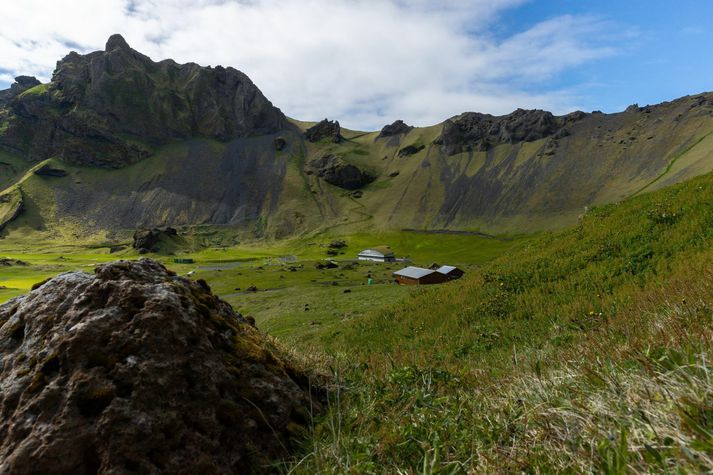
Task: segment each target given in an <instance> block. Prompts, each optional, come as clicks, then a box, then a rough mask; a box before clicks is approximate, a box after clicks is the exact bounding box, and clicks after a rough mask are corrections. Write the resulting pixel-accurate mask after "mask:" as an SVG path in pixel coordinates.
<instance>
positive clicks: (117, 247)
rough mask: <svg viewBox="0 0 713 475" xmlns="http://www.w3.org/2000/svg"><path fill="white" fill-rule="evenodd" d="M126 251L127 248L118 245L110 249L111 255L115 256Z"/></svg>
mask: <svg viewBox="0 0 713 475" xmlns="http://www.w3.org/2000/svg"><path fill="white" fill-rule="evenodd" d="M125 249H126V246H124V245H123V244H117V245H116V246H110V247H109V254H114V253H117V252H121V251H123V250H125Z"/></svg>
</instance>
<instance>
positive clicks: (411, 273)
mask: <svg viewBox="0 0 713 475" xmlns="http://www.w3.org/2000/svg"><path fill="white" fill-rule="evenodd" d="M394 279H396V282H398V283H399V284H401V285H428V284H441V283H443V282H447V281H448V280H450V279H449V278H448V277H447V276H446V275H445V274H441V273H440V272H436V271H434V270H431V269H424V268H422V267H413V266H409V267H406V268H405V269H401V270H399V271H396V272H394Z"/></svg>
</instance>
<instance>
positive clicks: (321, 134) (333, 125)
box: [305, 119, 344, 143]
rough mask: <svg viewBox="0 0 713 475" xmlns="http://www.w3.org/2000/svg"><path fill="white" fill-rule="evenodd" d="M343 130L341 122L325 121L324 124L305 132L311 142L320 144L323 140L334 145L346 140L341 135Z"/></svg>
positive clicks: (321, 123) (320, 123)
mask: <svg viewBox="0 0 713 475" xmlns="http://www.w3.org/2000/svg"><path fill="white" fill-rule="evenodd" d="M341 130H342V128H341V127H340V126H339V121H336V120H335V121H331V120H327V119H324V120H323V121H322V122H319V123H318V124H316V125H314V126H312V127H310V128H309V129H307V130H306V131H305V137H306V138H307V140H309V141H310V142H319V141H320V140H322V139H329V140H331V141H332V142H334V143H339V142H341V141H342V140H343V139H344V138H343V137H342V135H341Z"/></svg>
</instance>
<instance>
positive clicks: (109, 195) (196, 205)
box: [0, 35, 713, 239]
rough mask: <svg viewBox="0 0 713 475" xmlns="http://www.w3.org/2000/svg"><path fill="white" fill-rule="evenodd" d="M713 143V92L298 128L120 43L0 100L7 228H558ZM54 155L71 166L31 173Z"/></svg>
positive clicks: (694, 158) (77, 234) (268, 108)
mask: <svg viewBox="0 0 713 475" xmlns="http://www.w3.org/2000/svg"><path fill="white" fill-rule="evenodd" d="M712 132H713V94H699V95H696V96H689V97H684V98H681V99H677V100H675V101H672V102H667V103H663V104H659V105H655V106H646V107H638V106H636V105H634V106H631V107H629V108H628V109H627V110H626V111H624V112H621V113H617V114H602V113H598V112H593V113H584V112H574V113H571V114H568V115H565V116H561V117H557V116H553V115H552V114H551V113H549V112H545V111H539V110H529V111H526V110H517V111H515V112H513V113H511V114H508V115H505V116H499V117H495V116H491V115H487V114H479V113H472V112H469V113H464V114H461V115H459V116H457V117H452V118H450V119H447V120H446V121H444V122H443V123H441V124H437V125H434V126H431V127H425V128H419V127H411V126H408V125H407V124H404V123H403V122H400V121H396V122H394V123H393V124H390V125H388V126H385V127H384V128H383V129H382V130H381V131H378V132H359V131H351V130H346V129H343V128H341V127H340V126H339V123H338V122H330V121H326V120H325V121H323V122H321V123H318V124H315V123H307V122H300V121H297V120H294V119H288V118H286V117H285V116H284V114H282V112H281V111H280V110H279V109H277V108H275V107H274V106H273V105H272V104H271V103H270V102H269V101H268V100H267V99H266V98H265V97H264V96H263V95H262V93H261V92H260V91H259V89H258V88H257V87H256V86H255V85H254V84H253V83H252V82H251V81H250V79H249V78H248V77H247V76H245V75H244V74H243V73H241V72H239V71H237V70H235V69H233V68H223V67H220V66H217V67H214V68H211V67H201V66H198V65H196V64H192V63H191V64H184V65H179V64H177V63H175V62H173V61H171V60H164V61H160V62H154V61H153V60H151V59H150V58H148V57H146V56H145V55H142V54H141V53H139V52H137V51H135V50H133V49H131V48H130V47H129V45H128V44H126V42H125V41H124V40H123V38H121V37H120V36H118V35H115V36H112V37H111V38H110V39H109V41H108V42H107V45H106V48H105V50H104V51H97V52H93V53H89V54H86V55H80V54H77V53H74V52H72V53H70V54H68V55H67V56H66V57H65V58H64V59H62V60H61V61H59V62H58V65H57V69H56V70H55V72H54V74H53V77H52V81H51V82H50V83H48V84H39V82H38V81H36V80H34V79H33V78H28V77H24V76H23V77H19V78H18V79H17V82H16V84H14V85H13V86H12V87H11V88H10V89H9V90H6V91H1V92H0V147H1V148H2V149H3V150H4V152H2V155H0V162H1V163H0V166H2V167H3V170H4V171H7V172H8V173H7V174H4V175H3V178H2V180H3V181H2V183H1V184H2V186H3V187H6V188H9V187H15V188H16V189H19V190H20V191H21V193H22V197H23V200H24V203H25V205H24V206H23V208H22V210H23V214H22V215H18V216H17V217H15V221H14V222H13V223H12V224H10V225H9V226H8V227H7V231H6V233H9V235H13V233H15V234H14V235H15V236H20V235H23V233H24V235H26V234H27V233H28V232H30V231H38V230H39V231H41V232H42V233H44V234H43V235H44V236H49V237H50V238H54V239H67V238H68V236H73V239H77V238H80V239H87V238H88V237H89V236H92V235H102V236H104V237H107V236H108V237H109V238H110V239H111V238H112V236H117V235H130V234H131V233H132V232H133V230H134V229H136V228H137V227H142V226H145V227H152V226H167V225H168V226H174V227H190V226H196V225H215V226H222V227H226V228H228V229H230V230H231V232H234V233H238V234H242V235H245V236H252V237H264V236H267V237H277V238H280V237H285V236H293V235H297V234H302V233H307V232H310V233H311V232H319V231H329V232H334V233H350V232H355V231H357V230H359V231H361V230H373V231H376V230H388V229H401V228H417V229H441V228H445V229H461V230H462V229H468V230H475V229H481V230H483V231H487V232H493V233H512V232H528V231H536V230H543V229H556V228H562V227H564V226H567V225H571V224H574V223H576V220H577V217H578V216H579V215H580V214H582V213H583V212H584V208H585V207H590V206H592V205H597V204H602V203H608V202H616V201H619V200H621V199H624V198H626V197H628V196H632V195H635V194H637V193H640V192H642V191H651V190H655V189H658V188H661V187H664V186H667V185H670V184H672V183H677V182H680V181H683V180H686V179H688V178H691V177H694V176H697V175H700V174H702V173H706V172H708V171H710V170H711V169H713V160H711V158H712V157H711V153H712V152H711V151H712V150H713V136H712V135H711V133H712ZM45 160H50V162H47V163H49V164H50V165H52V166H53V167H55V168H56V169H59V170H62V172H64V173H63V174H60V175H61V176H57V175H52V176H46V175H45V176H42V175H38V174H35V173H28V172H29V171H31V170H35V169H36V168H35V167H37V166H38V165H40V164H43V163H44V161H45ZM122 233H123V234H122Z"/></svg>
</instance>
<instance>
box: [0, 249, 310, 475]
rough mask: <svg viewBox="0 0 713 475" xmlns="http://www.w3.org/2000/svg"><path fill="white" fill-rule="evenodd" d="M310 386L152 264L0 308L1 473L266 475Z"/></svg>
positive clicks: (43, 290)
mask: <svg viewBox="0 0 713 475" xmlns="http://www.w3.org/2000/svg"><path fill="white" fill-rule="evenodd" d="M307 387H308V381H307V378H306V377H305V376H303V375H302V374H301V373H299V372H298V371H296V370H295V369H293V367H292V366H291V365H290V364H289V363H287V362H286V361H285V360H284V359H283V358H282V357H281V356H280V353H279V352H278V351H277V350H276V349H275V347H274V346H272V345H271V344H270V343H269V342H268V341H267V340H266V339H265V338H264V337H263V336H262V335H261V334H260V333H259V332H258V331H257V330H256V329H255V328H254V327H253V326H251V325H250V324H248V323H247V322H246V321H245V320H244V319H243V318H242V317H241V316H240V315H239V314H236V313H235V312H234V311H233V310H232V308H231V307H230V306H229V305H228V304H227V303H225V302H223V301H222V300H220V299H219V298H218V297H216V296H214V295H213V294H212V293H211V291H210V289H209V288H208V286H207V285H206V284H205V282H203V281H198V282H194V281H191V280H189V279H186V278H182V277H177V276H176V275H174V274H173V273H172V272H170V271H168V270H166V268H164V267H163V266H162V265H160V264H158V263H156V262H155V261H152V260H148V259H142V260H140V261H134V262H129V261H119V262H115V263H112V264H106V265H102V266H99V267H97V268H96V270H95V274H94V275H90V274H86V273H83V272H72V273H67V274H62V275H60V276H58V277H55V278H54V279H52V280H50V281H48V282H46V283H45V284H43V285H41V286H39V287H38V288H36V289H35V290H33V291H32V292H30V293H29V294H27V295H25V296H22V297H18V298H16V299H13V300H11V301H9V302H8V303H6V304H4V305H2V306H0V473H3V474H30V473H33V474H34V473H52V474H84V473H97V472H99V473H252V472H265V471H271V468H270V466H269V464H270V463H271V461H274V460H275V459H279V458H282V457H285V456H286V455H287V453H288V451H289V449H290V440H291V438H292V436H294V435H296V434H298V433H300V432H301V431H302V429H303V428H304V427H305V426H306V424H307V423H308V419H309V417H310V411H311V408H312V407H313V406H312V402H311V398H310V393H309V391H308V389H307Z"/></svg>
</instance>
